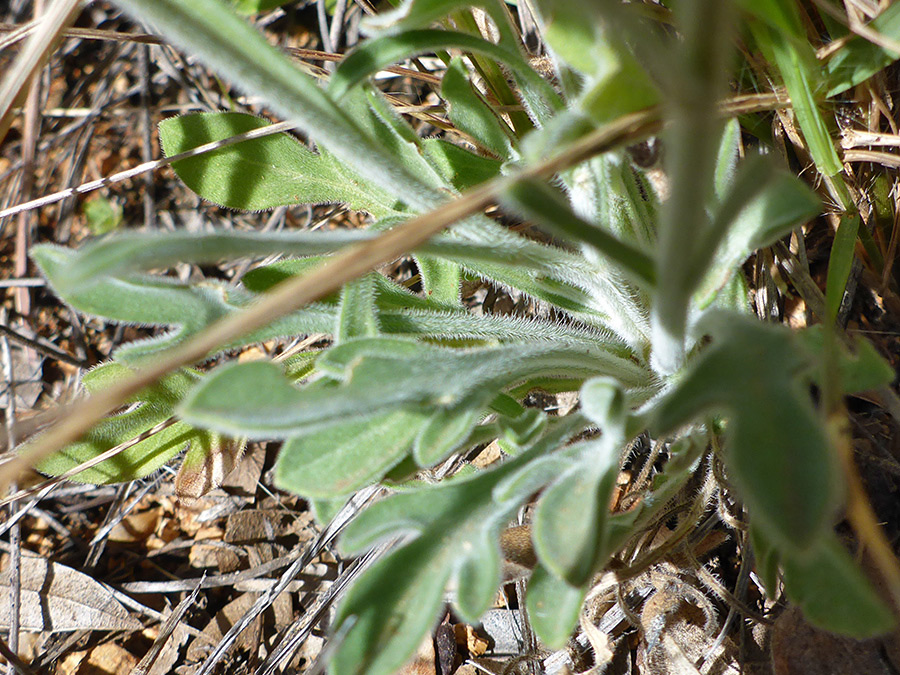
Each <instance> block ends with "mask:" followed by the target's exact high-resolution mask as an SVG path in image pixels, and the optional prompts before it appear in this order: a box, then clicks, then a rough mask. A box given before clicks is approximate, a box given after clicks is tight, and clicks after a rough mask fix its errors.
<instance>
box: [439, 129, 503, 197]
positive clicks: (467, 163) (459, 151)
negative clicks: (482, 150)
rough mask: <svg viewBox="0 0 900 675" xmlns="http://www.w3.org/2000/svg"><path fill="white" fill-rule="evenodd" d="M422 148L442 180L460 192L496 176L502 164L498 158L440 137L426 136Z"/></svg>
mask: <svg viewBox="0 0 900 675" xmlns="http://www.w3.org/2000/svg"><path fill="white" fill-rule="evenodd" d="M422 150H423V151H424V152H425V157H426V158H427V159H428V160H429V161H430V162H431V163H432V165H434V167H435V169H436V170H437V171H438V173H440V174H441V176H443V177H444V180H446V181H447V182H448V183H449V184H450V185H452V186H453V187H455V188H456V189H457V190H459V191H460V192H462V191H464V190H468V189H469V188H473V187H475V186H476V185H481V184H482V183H486V182H487V181H489V180H491V179H492V178H496V177H497V176H499V175H500V167H501V166H502V165H503V162H501V161H499V160H496V159H489V158H487V157H479V156H478V155H475V154H472V153H471V152H469V151H468V150H464V149H463V148H460V147H459V146H457V145H453V143H450V142H449V141H445V140H444V139H442V138H426V139H425V140H424V141H423V142H422Z"/></svg>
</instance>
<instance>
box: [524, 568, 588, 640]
mask: <svg viewBox="0 0 900 675" xmlns="http://www.w3.org/2000/svg"><path fill="white" fill-rule="evenodd" d="M584 595H585V592H584V589H583V588H576V587H574V586H570V585H569V584H568V583H567V582H566V581H564V580H563V579H560V578H559V577H557V576H555V575H554V574H553V573H552V572H550V571H549V570H548V569H547V568H545V567H543V566H542V565H538V566H537V567H535V568H534V571H533V572H532V573H531V578H530V579H529V580H528V593H527V595H526V596H525V602H526V605H527V607H528V621H529V622H530V623H531V626H532V628H534V632H535V633H537V634H538V637H539V638H541V640H542V641H543V642H544V644H546V645H547V646H548V647H549V648H550V649H562V647H563V646H565V644H566V641H567V640H568V639H569V636H570V635H571V634H572V631H573V630H574V629H575V624H576V623H578V616H579V615H580V614H581V604H582V602H584Z"/></svg>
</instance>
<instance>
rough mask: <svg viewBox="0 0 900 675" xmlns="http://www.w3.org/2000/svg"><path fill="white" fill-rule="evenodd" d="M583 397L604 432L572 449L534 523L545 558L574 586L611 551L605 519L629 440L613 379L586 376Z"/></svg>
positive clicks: (545, 562) (583, 581)
mask: <svg viewBox="0 0 900 675" xmlns="http://www.w3.org/2000/svg"><path fill="white" fill-rule="evenodd" d="M582 401H584V402H585V405H584V411H585V414H586V415H587V416H588V417H589V418H591V419H592V421H594V422H595V423H597V425H598V426H599V427H600V429H601V433H602V435H601V437H600V438H599V439H595V440H592V441H587V442H583V443H580V444H579V445H578V446H575V448H577V450H576V449H575V448H572V449H570V450H569V452H571V453H575V455H574V457H573V458H572V459H571V460H570V461H569V462H568V466H567V467H566V469H565V470H564V472H563V473H562V475H561V476H559V478H557V479H556V480H555V481H554V482H553V483H552V484H551V485H550V487H548V488H547V489H546V490H545V491H544V494H543V495H542V496H541V499H540V501H539V502H538V505H537V508H536V509H535V514H534V522H533V525H532V533H533V536H534V546H535V550H536V551H537V553H538V556H539V557H540V560H541V563H542V564H543V565H545V566H546V567H547V569H548V570H550V571H551V572H552V573H553V574H554V575H555V576H558V577H560V578H561V579H564V580H565V581H567V582H568V583H569V584H571V585H572V586H575V587H582V586H583V585H584V584H586V583H587V582H588V581H589V580H590V578H591V576H592V575H593V574H594V573H595V572H596V571H597V569H599V567H600V566H601V565H602V564H603V563H605V562H606V559H607V557H608V556H609V555H610V554H611V553H612V551H610V550H608V548H607V547H606V545H605V543H606V542H605V540H606V538H607V532H606V523H607V520H608V515H609V501H610V498H611V495H612V490H613V488H614V487H615V481H616V476H617V475H618V473H619V463H620V459H621V458H620V452H621V448H622V446H623V444H624V440H625V437H624V431H625V427H624V423H625V420H624V413H625V406H624V396H623V394H622V391H621V390H620V389H619V387H618V385H617V384H616V383H615V382H614V381H613V380H609V379H607V378H595V379H593V380H589V381H588V382H586V383H585V385H584V387H583V388H582ZM567 454H568V453H567Z"/></svg>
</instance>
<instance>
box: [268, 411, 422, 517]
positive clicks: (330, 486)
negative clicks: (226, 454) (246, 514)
mask: <svg viewBox="0 0 900 675" xmlns="http://www.w3.org/2000/svg"><path fill="white" fill-rule="evenodd" d="M425 419H426V418H425V417H423V416H422V415H421V414H417V413H415V412H407V411H405V410H397V411H394V412H390V413H387V414H384V415H379V416H376V417H373V418H370V419H367V420H363V421H356V420H348V421H345V422H344V423H343V424H335V425H332V426H329V427H327V428H325V429H323V430H320V431H314V432H313V433H310V434H305V435H303V436H297V437H294V438H290V439H288V440H287V441H285V443H284V446H283V447H282V448H281V452H280V453H279V455H278V462H277V463H276V465H275V482H276V484H277V485H278V487H280V488H282V489H284V490H289V491H291V492H293V493H295V494H298V495H302V496H303V497H312V498H316V499H326V498H330V497H339V496H341V495H347V494H350V493H351V492H353V491H355V490H358V489H359V488H361V487H364V486H366V485H368V484H370V483H373V482H375V481H376V480H379V479H380V478H381V477H382V476H383V475H384V474H385V472H387V471H388V470H390V469H391V468H392V467H393V466H394V465H396V464H397V463H398V462H399V461H400V460H401V459H403V457H404V456H406V454H407V453H408V452H409V450H410V448H411V446H412V443H413V440H414V439H415V437H416V435H417V434H418V433H419V431H420V429H422V427H423V426H424V424H425Z"/></svg>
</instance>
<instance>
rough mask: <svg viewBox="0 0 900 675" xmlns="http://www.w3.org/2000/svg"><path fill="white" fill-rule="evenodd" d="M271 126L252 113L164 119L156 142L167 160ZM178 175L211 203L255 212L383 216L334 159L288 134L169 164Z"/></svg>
mask: <svg viewBox="0 0 900 675" xmlns="http://www.w3.org/2000/svg"><path fill="white" fill-rule="evenodd" d="M268 126H271V125H270V124H269V122H267V121H266V120H264V119H262V118H260V117H254V116H253V115H246V114H244V113H234V112H219V113H194V114H190V115H181V116H179V117H171V118H169V119H166V120H163V121H162V122H160V124H159V138H160V143H161V145H162V147H163V151H164V152H165V154H166V156H167V157H171V156H172V155H176V154H178V153H181V152H185V151H187V150H192V149H193V148H196V147H198V146H200V145H204V144H206V143H209V142H211V141H219V140H223V139H226V138H230V137H232V136H236V135H238V134H242V133H245V132H247V131H251V130H253V129H262V128H264V127H268ZM172 168H173V169H174V170H175V173H177V174H178V177H179V178H181V180H183V181H184V182H185V184H186V185H187V186H188V187H189V188H191V190H193V191H194V192H196V193H197V194H198V195H200V196H201V197H203V198H204V199H207V200H209V201H211V202H214V203H216V204H221V205H222V206H228V207H231V208H235V209H245V210H251V211H257V210H261V209H271V208H275V207H276V206H282V205H289V204H323V203H338V202H341V203H346V204H348V205H350V207H351V208H353V209H355V210H365V211H370V212H373V213H377V214H383V213H386V212H388V211H389V210H390V208H389V206H390V203H388V204H387V205H385V204H382V203H379V201H378V200H377V199H373V197H377V196H380V195H379V193H378V191H373V190H372V189H371V188H367V187H366V186H365V185H362V184H361V183H360V182H359V181H358V180H357V181H352V180H349V179H348V176H347V174H346V171H343V172H342V171H341V170H340V169H339V167H338V166H337V163H336V162H335V160H334V158H333V157H331V156H328V155H324V156H323V155H317V154H315V153H313V152H311V151H310V150H308V149H307V148H306V147H304V146H303V144H302V143H300V141H298V140H297V139H296V138H294V137H293V136H291V135H290V134H287V133H280V134H276V135H272V136H265V137H263V138H255V139H252V140H248V141H243V142H241V143H236V144H234V145H229V146H227V147H224V148H221V149H219V150H214V151H212V152H208V153H205V154H202V155H199V156H197V157H190V158H188V159H182V160H179V161H177V162H173V163H172Z"/></svg>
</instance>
